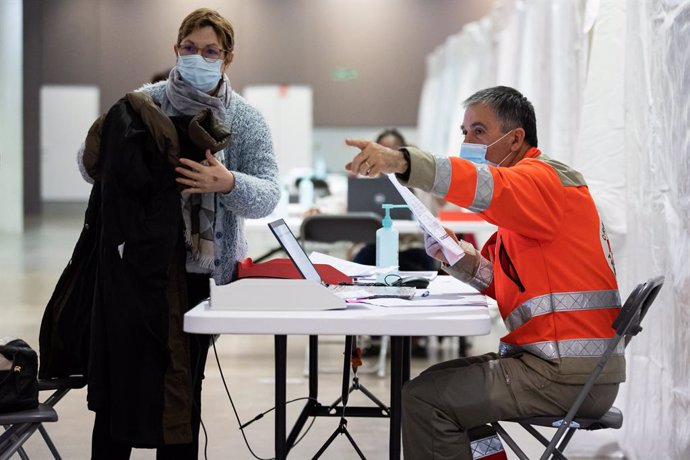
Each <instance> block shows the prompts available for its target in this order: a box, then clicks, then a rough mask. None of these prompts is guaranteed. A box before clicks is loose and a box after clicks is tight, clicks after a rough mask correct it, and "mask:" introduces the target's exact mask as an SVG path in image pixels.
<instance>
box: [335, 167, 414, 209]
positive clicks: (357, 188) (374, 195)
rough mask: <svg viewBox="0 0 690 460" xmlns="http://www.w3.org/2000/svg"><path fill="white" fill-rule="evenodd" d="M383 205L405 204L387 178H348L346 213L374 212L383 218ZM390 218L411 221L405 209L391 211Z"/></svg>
mask: <svg viewBox="0 0 690 460" xmlns="http://www.w3.org/2000/svg"><path fill="white" fill-rule="evenodd" d="M383 203H389V204H405V200H404V199H403V197H402V196H400V193H399V192H398V191H397V190H396V189H395V186H394V185H393V184H392V183H391V181H390V179H388V177H386V176H379V177H374V178H371V179H369V178H360V177H348V179H347V212H375V213H376V214H378V215H380V216H381V217H384V211H383V208H382V207H381V205H382V204H383ZM391 218H393V219H403V220H411V219H412V211H410V210H409V209H406V208H401V209H391Z"/></svg>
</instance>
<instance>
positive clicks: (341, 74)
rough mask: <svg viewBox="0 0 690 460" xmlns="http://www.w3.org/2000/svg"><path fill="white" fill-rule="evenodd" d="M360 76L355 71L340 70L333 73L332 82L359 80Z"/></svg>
mask: <svg viewBox="0 0 690 460" xmlns="http://www.w3.org/2000/svg"><path fill="white" fill-rule="evenodd" d="M357 77H358V74H357V70H355V69H346V68H344V67H343V68H339V69H335V70H333V71H331V80H333V81H350V80H357Z"/></svg>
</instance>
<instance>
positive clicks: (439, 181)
mask: <svg viewBox="0 0 690 460" xmlns="http://www.w3.org/2000/svg"><path fill="white" fill-rule="evenodd" d="M434 161H435V163H436V175H435V176H434V185H433V187H432V188H431V193H433V194H434V195H438V196H446V195H448V190H450V178H451V176H452V175H453V169H452V167H451V165H450V158H449V157H434Z"/></svg>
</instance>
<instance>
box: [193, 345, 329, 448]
mask: <svg viewBox="0 0 690 460" xmlns="http://www.w3.org/2000/svg"><path fill="white" fill-rule="evenodd" d="M211 343H212V344H213V354H214V355H215V357H216V363H217V364H218V371H219V372H220V378H221V380H222V381H223V386H224V387H225V394H227V395H228V399H229V400H230V405H231V406H232V411H233V412H234V413H235V418H236V419H237V424H238V425H239V428H240V432H241V433H242V438H243V439H244V443H245V444H246V446H247V449H248V450H249V453H251V454H252V456H253V457H254V458H256V459H257V460H275V457H271V458H263V457H259V456H258V455H256V454H255V453H254V451H253V450H252V448H251V446H250V445H249V441H248V440H247V436H246V435H245V434H244V429H245V428H246V427H247V426H248V425H250V424H252V423H254V422H255V421H257V420H259V419H261V418H263V416H264V415H266V414H268V413H269V412H271V411H274V410H275V406H273V407H271V408H270V409H268V410H266V411H264V412H262V413H260V414H259V415H257V416H256V417H254V418H253V419H252V420H250V421H248V422H246V423H242V421H241V420H240V416H239V414H238V413H237V409H236V408H235V402H234V401H233V400H232V396H230V390H229V389H228V384H227V382H226V381H225V376H224V375H223V369H222V367H221V365H220V359H219V358H218V350H216V342H215V341H211ZM305 399H307V400H312V401H314V402H318V401H317V400H316V399H314V398H312V397H310V396H304V397H301V398H295V399H291V400H289V401H286V402H285V404H286V405H287V404H290V403H293V402H295V401H302V400H305ZM314 421H316V417H312V421H311V423H310V424H309V426H308V427H307V429H306V430H305V431H304V433H303V434H302V436H300V437H299V439H297V440H296V441H295V443H294V444H293V447H294V446H296V445H297V444H298V443H299V442H300V441H301V440H302V439H304V437H305V436H306V435H307V433H308V432H309V430H310V429H311V427H312V426H313V425H314ZM205 432H206V428H204V433H205Z"/></svg>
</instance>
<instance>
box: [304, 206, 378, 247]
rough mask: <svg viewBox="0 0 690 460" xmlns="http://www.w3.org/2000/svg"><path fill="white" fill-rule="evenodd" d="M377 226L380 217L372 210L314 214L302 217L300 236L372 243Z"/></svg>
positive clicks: (305, 238)
mask: <svg viewBox="0 0 690 460" xmlns="http://www.w3.org/2000/svg"><path fill="white" fill-rule="evenodd" d="M379 228H381V217H380V216H379V215H377V214H374V213H373V212H362V213H347V214H316V215H314V216H309V217H306V218H304V220H303V221H302V227H301V228H300V238H302V241H315V242H320V243H335V242H338V241H349V242H352V243H373V242H375V241H376V230H378V229H379Z"/></svg>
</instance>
